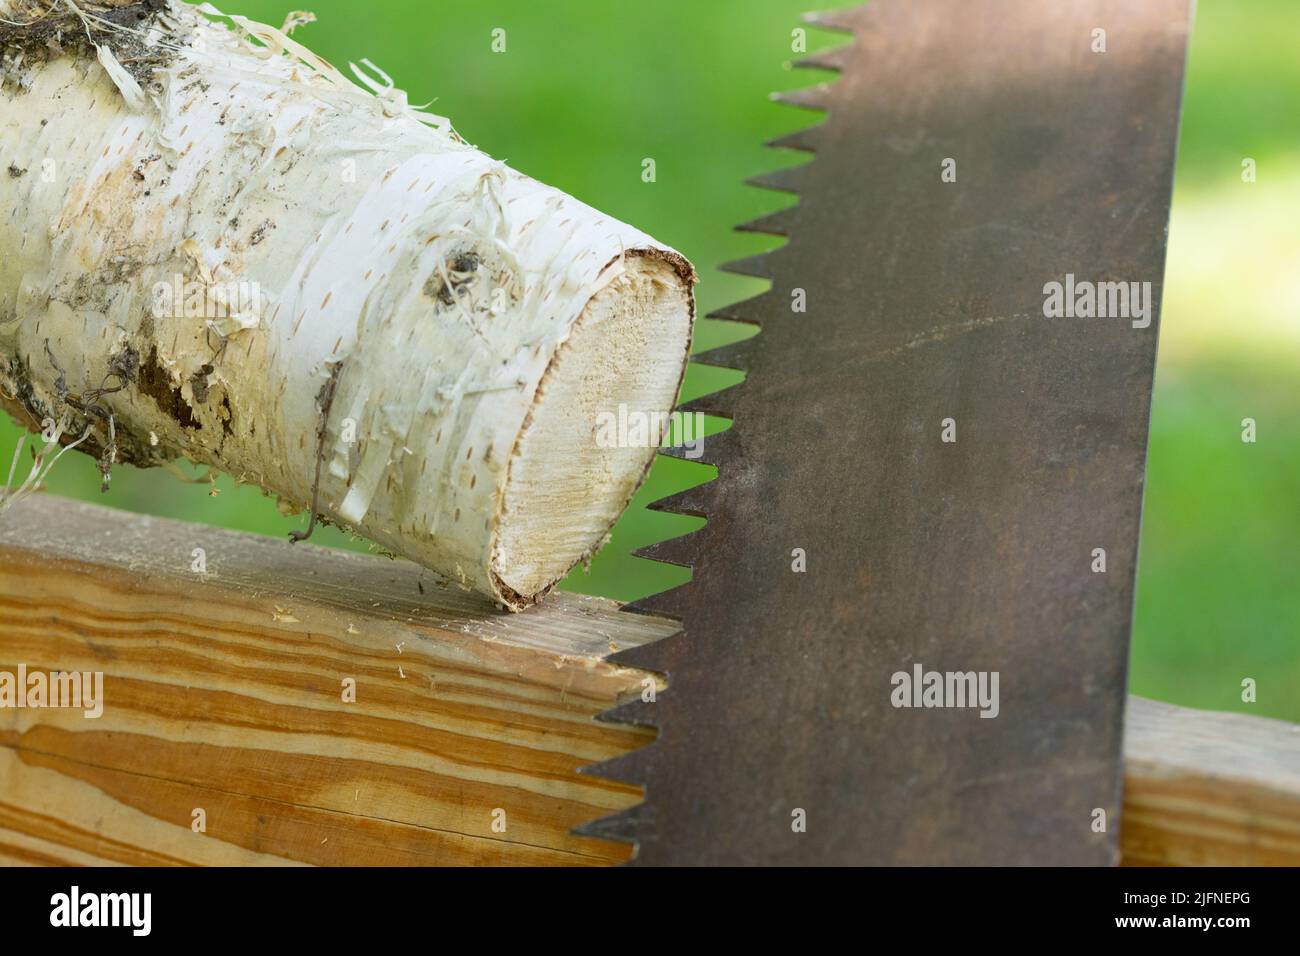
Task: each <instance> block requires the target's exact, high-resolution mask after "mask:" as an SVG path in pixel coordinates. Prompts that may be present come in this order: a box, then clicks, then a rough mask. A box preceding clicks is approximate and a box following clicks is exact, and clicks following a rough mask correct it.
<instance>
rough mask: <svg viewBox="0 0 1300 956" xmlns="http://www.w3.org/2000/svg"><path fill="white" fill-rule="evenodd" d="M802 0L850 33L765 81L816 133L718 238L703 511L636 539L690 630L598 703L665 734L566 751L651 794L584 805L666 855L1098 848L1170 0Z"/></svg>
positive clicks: (906, 857)
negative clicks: (803, 76) (824, 74)
mask: <svg viewBox="0 0 1300 956" xmlns="http://www.w3.org/2000/svg"><path fill="white" fill-rule="evenodd" d="M812 22H814V23H820V24H822V25H825V26H831V27H837V28H843V29H847V30H849V31H851V32H852V33H853V42H852V43H851V45H849V46H847V47H843V48H840V49H836V50H834V51H833V52H831V53H830V54H826V55H823V56H820V57H815V58H814V59H813V60H812V61H810V62H811V65H814V66H832V67H835V68H837V69H840V70H841V71H842V75H841V77H840V78H839V79H838V81H837V82H835V83H833V84H831V85H829V86H826V87H823V88H814V89H813V90H812V91H810V92H807V93H800V94H794V95H791V96H789V97H786V98H787V99H789V100H792V101H794V102H798V103H801V104H803V105H808V106H814V107H818V108H825V109H826V110H827V111H828V116H827V118H826V120H825V122H824V123H823V124H822V125H820V126H816V127H814V128H812V129H809V130H807V131H804V132H803V133H801V134H798V135H796V136H795V137H791V138H787V139H786V140H785V141H783V143H782V145H787V146H788V145H795V146H799V147H803V148H807V149H811V150H813V151H814V152H815V154H816V156H815V159H814V161H813V162H812V163H811V164H809V165H807V166H801V167H797V168H795V169H792V170H786V171H783V172H779V173H777V174H774V175H770V176H767V177H764V178H763V180H762V182H763V183H764V184H766V185H769V186H773V187H775V188H779V189H788V190H792V191H795V192H797V193H798V194H799V195H800V197H801V201H800V202H799V204H798V205H797V206H795V207H793V208H791V209H789V210H786V211H783V212H780V213H777V214H776V215H773V216H769V217H766V218H765V219H763V220H760V221H759V222H757V223H753V224H750V226H748V227H746V228H749V229H752V230H760V231H766V232H772V233H775V234H779V235H788V236H789V237H790V240H789V242H788V244H787V245H785V246H784V247H782V248H780V249H778V250H776V251H774V252H771V253H768V254H765V255H763V256H761V257H758V258H756V259H754V260H746V261H743V262H741V263H736V264H734V265H733V270H734V271H737V272H741V273H744V274H748V275H757V276H763V277H767V278H770V279H771V280H772V283H773V286H772V289H771V290H770V292H768V293H766V294H764V295H762V296H760V297H758V298H757V299H754V300H751V301H749V302H745V303H743V304H741V305H739V306H736V307H734V308H733V309H730V310H727V311H725V312H724V313H721V317H723V318H733V319H735V318H738V319H743V320H746V321H754V322H757V323H758V324H760V325H761V327H762V329H761V332H760V334H759V335H757V336H756V337H754V338H752V339H750V340H748V341H746V342H744V343H742V344H741V345H739V346H736V347H730V348H727V349H724V350H721V352H719V353H716V354H709V355H706V356H703V358H704V360H705V361H708V362H715V363H716V364H720V365H726V366H729V367H734V368H743V369H745V370H746V371H747V373H748V374H747V379H746V381H745V382H744V383H743V384H742V385H740V386H738V387H737V388H734V389H731V390H728V391H727V392H724V393H721V395H719V396H716V397H715V399H714V400H712V401H711V400H708V399H706V400H704V401H703V402H700V403H695V404H693V405H692V406H691V407H692V408H695V409H698V410H702V411H709V412H714V413H718V414H724V415H726V416H728V417H730V418H732V419H733V420H734V424H733V425H732V427H731V428H730V429H729V430H728V431H727V432H725V433H723V434H721V435H719V436H716V437H713V438H711V439H709V441H708V442H707V443H706V455H705V458H706V460H710V461H713V462H715V463H716V464H717V465H718V466H719V476H718V478H717V479H716V480H714V481H712V482H710V483H709V484H706V485H703V486H701V487H700V488H697V489H693V490H691V491H689V492H686V493H685V494H683V495H680V496H678V497H676V498H674V499H670V500H669V501H668V502H665V503H664V506H665V507H667V508H670V509H672V510H677V511H682V512H688V513H696V514H703V515H706V516H707V518H708V523H707V524H706V525H705V526H704V528H703V529H702V530H700V531H698V532H695V533H694V534H692V535H690V536H688V537H686V538H681V539H677V540H674V541H670V542H667V543H665V544H664V545H660V546H656V547H655V548H652V549H650V550H649V552H648V553H650V554H651V555H652V556H655V557H659V558H661V559H666V560H671V561H676V562H678V563H683V564H689V565H691V566H692V567H693V572H694V573H693V580H692V581H691V583H690V584H688V585H686V586H683V587H681V588H678V589H675V590H673V591H670V592H667V593H665V594H662V595H658V596H657V597H655V598H651V599H649V600H647V601H645V602H642V604H641V605H640V606H639V607H640V609H644V610H647V611H654V612H656V613H665V614H669V615H672V616H675V617H678V618H680V619H681V620H682V623H683V629H684V630H683V632H682V633H680V634H678V635H677V636H675V637H672V638H669V639H667V640H664V641H661V642H659V643H657V644H651V645H647V646H644V647H639V648H636V649H634V650H630V651H628V652H626V653H622V654H619V655H617V656H616V657H615V658H614V659H615V660H617V661H619V662H621V663H626V664H630V665H634V666H638V667H644V668H648V669H652V670H656V671H660V672H664V673H666V674H667V680H668V690H667V691H665V692H663V693H661V694H660V695H659V696H658V698H657V700H655V701H653V702H640V701H638V702H636V703H634V704H632V705H628V706H627V707H624V708H621V709H620V710H619V711H617V712H614V713H613V714H612V715H611V717H612V718H613V719H621V720H629V721H635V722H642V723H649V724H654V725H656V726H658V727H659V728H660V734H659V737H658V739H657V740H656V741H655V742H653V743H652V744H650V745H649V746H647V747H645V748H644V749H641V750H638V751H635V752H633V753H631V754H629V755H627V756H625V757H622V758H619V759H618V760H615V761H612V762H610V763H606V764H601V765H597V766H596V767H593V768H589V770H588V772H590V773H594V774H597V775H600V776H609V777H617V778H620V779H624V780H629V781H632V782H635V783H641V784H644V785H645V788H646V798H645V802H644V803H643V804H641V805H640V806H638V807H635V808H633V809H632V810H630V811H627V812H625V813H623V814H620V815H618V816H615V817H610V818H607V819H605V820H602V821H597V822H595V823H593V824H591V825H589V826H588V827H586V828H584V832H587V833H590V834H593V835H602V836H608V837H616V838H622V839H628V840H633V841H635V842H636V843H637V844H638V854H637V858H636V859H637V861H638V862H641V863H654V864H658V863H1109V862H1112V861H1114V860H1115V858H1116V856H1117V841H1116V831H1117V822H1118V811H1119V804H1120V796H1121V771H1122V768H1121V755H1120V747H1121V725H1122V720H1123V710H1124V701H1125V678H1126V665H1127V658H1128V636H1129V628H1130V622H1131V617H1132V609H1133V588H1134V571H1135V566H1136V557H1137V541H1138V524H1139V516H1140V511H1141V503H1142V482H1143V472H1144V462H1145V455H1146V444H1147V423H1148V415H1149V407H1150V398H1151V387H1152V374H1153V368H1154V362H1155V354H1156V331H1157V328H1158V324H1159V323H1158V316H1157V311H1158V304H1159V301H1160V292H1161V285H1162V274H1163V269H1164V257H1165V242H1166V229H1167V224H1168V217H1169V202H1170V192H1171V183H1172V172H1173V164H1174V154H1175V146H1176V141H1177V121H1178V113H1179V104H1180V97H1181V90H1182V77H1183V67H1184V60H1185V51H1186V43H1187V33H1188V25H1189V9H1188V0H1141V2H1134V0H1053V2H1044V0H875V2H872V3H869V4H867V5H865V6H863V7H860V8H856V9H853V10H850V11H845V12H841V13H834V14H829V15H823V16H820V17H814V18H812ZM1053 283H1056V284H1059V288H1058V286H1054V285H1053ZM1147 283H1149V285H1146V284H1147ZM1118 284H1123V285H1122V286H1121V285H1118ZM796 289H802V290H803V291H804V295H805V296H806V303H807V311H806V312H803V313H799V312H793V311H792V310H791V301H792V295H793V294H794V290H796ZM1089 290H1091V293H1089ZM1122 293H1126V294H1124V295H1122ZM1090 296H1091V300H1092V301H1091V304H1089V301H1088V300H1089V297H1090ZM1144 296H1145V298H1144ZM1099 312H1105V313H1106V315H1105V317H1099V316H1098V315H1097V313H1099ZM795 549H802V554H804V555H806V571H804V572H802V573H801V572H799V571H797V570H794V568H795V567H797V566H798V555H795V557H794V558H793V559H792V554H794V553H795ZM1102 551H1104V558H1103V560H1104V568H1105V570H1104V571H1099V570H1096V569H1097V568H1098V567H1099V564H1098V556H1099V555H1100V554H1101V552H1102ZM931 672H935V673H936V674H938V675H939V680H940V686H939V687H938V689H937V690H936V689H935V685H934V682H933V680H932V679H931V677H930V676H928V675H930V673H931ZM918 674H919V676H920V678H921V680H920V683H921V684H922V685H923V686H924V687H928V688H929V689H930V690H935V693H934V694H933V695H932V696H930V697H923V696H922V694H921V693H920V691H921V688H919V687H918V688H915V689H907V693H906V694H903V693H902V691H900V687H904V686H905V683H906V681H910V680H911V679H912V677H913V676H914V675H918ZM994 674H996V675H997V679H998V685H997V686H998V694H997V702H996V707H988V706H985V707H980V706H970V705H971V704H972V703H973V701H971V700H966V701H965V704H966V706H960V705H959V702H958V701H957V700H956V698H955V696H954V692H955V691H960V689H961V688H962V686H967V687H969V688H971V691H970V693H971V695H972V696H973V695H975V694H976V690H975V688H976V687H977V686H983V687H984V688H985V690H989V689H991V684H990V682H991V679H992V675H994ZM899 675H907V676H906V677H903V676H899ZM946 675H970V678H971V680H972V682H970V683H967V679H966V677H965V676H958V677H957V678H956V679H952V678H949V677H947V676H946ZM976 680H984V681H985V683H984V684H983V685H977V683H975V682H974V681H976ZM914 694H915V696H913V695H914ZM936 702H937V703H939V704H945V705H947V706H933V705H934V704H935V703H936ZM918 705H919V706H918ZM992 711H995V712H996V716H993V715H992V713H991V712H992ZM982 713H983V714H985V715H986V716H981V714H982Z"/></svg>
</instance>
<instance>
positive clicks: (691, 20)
mask: <svg viewBox="0 0 1300 956" xmlns="http://www.w3.org/2000/svg"><path fill="white" fill-rule="evenodd" d="M809 2H810V0H711V2H709V3H700V2H688V0H662V2H658V3H633V2H631V0H622V2H611V0H553V2H548V3H538V2H536V0H490V2H480V3H459V4H453V3H438V2H417V0H369V2H366V3H357V2H355V0H313V2H311V3H309V4H307V5H308V6H309V7H310V8H311V9H312V10H313V11H314V12H315V13H316V14H317V15H318V16H319V17H320V20H319V22H317V23H314V24H311V25H309V26H306V27H304V28H302V29H300V30H299V32H298V33H297V34H296V38H297V39H299V40H301V41H303V42H305V43H306V44H308V45H309V46H311V47H312V48H314V49H315V50H316V51H317V52H319V53H321V54H323V55H324V56H325V57H327V58H328V59H330V60H331V61H332V62H333V63H335V65H337V66H339V67H340V68H343V69H344V70H345V72H346V63H347V61H348V60H355V61H359V60H360V59H362V58H363V57H368V58H369V59H371V60H373V61H374V62H375V63H377V64H378V65H379V66H380V67H382V68H383V69H384V70H385V71H386V72H388V73H389V74H391V75H392V76H393V77H394V79H395V80H396V82H397V84H398V85H399V86H401V87H403V88H404V89H406V90H407V91H408V93H409V95H410V100H411V102H412V103H423V102H425V101H428V100H435V102H434V104H433V106H432V107H431V110H432V111H433V112H436V113H440V114H442V115H446V116H450V117H451V118H452V120H453V121H454V123H455V125H456V127H457V129H458V130H459V131H460V133H461V134H462V135H463V136H465V137H466V138H467V139H468V140H469V141H470V142H472V143H475V144H476V145H478V146H480V147H481V148H483V149H484V150H486V151H487V152H489V153H491V154H492V155H494V156H497V157H499V158H502V159H505V160H507V161H508V162H510V164H511V165H513V166H514V167H515V168H517V169H520V170H522V171H523V172H526V173H528V174H530V175H532V176H535V177H536V178H538V179H541V180H543V181H545V182H547V183H550V184H552V185H554V186H557V187H559V188H560V189H563V190H565V191H566V192H569V193H572V194H573V195H575V196H577V197H579V198H580V199H582V200H584V201H585V202H587V203H590V204H591V205H593V206H596V207H598V208H600V209H602V210H605V211H607V212H609V213H612V214H613V215H615V216H617V217H619V218H620V219H623V220H626V221H628V222H632V223H635V224H636V225H637V226H639V227H640V228H642V229H644V230H645V231H647V232H649V233H651V234H652V235H655V236H657V237H659V238H660V239H662V240H664V241H665V242H668V243H670V244H672V245H674V246H676V247H677V248H679V249H680V250H682V251H683V252H684V253H685V254H686V255H687V256H689V257H690V258H691V259H692V260H693V261H694V262H695V264H696V266H697V268H698V269H699V271H700V276H701V282H700V285H699V290H698V291H699V300H700V303H699V304H700V312H701V314H706V313H707V312H709V311H711V310H712V309H715V308H718V307H721V306H724V305H728V304H730V303H732V302H735V301H737V300H739V299H742V298H746V297H748V296H751V295H755V294H757V293H758V292H761V291H762V288H763V286H762V285H761V284H760V283H759V282H758V281H757V280H751V279H748V278H745V277H741V276H734V275H727V274H723V273H719V272H717V271H715V270H716V266H717V265H718V264H720V263H722V262H725V261H727V260H730V259H735V258H740V257H743V256H747V255H752V254H754V253H757V252H760V251H762V250H764V249H767V248H771V247H772V246H773V245H775V244H776V243H777V242H778V240H775V239H771V238H769V237H763V236H756V235H752V234H739V233H734V232H732V231H731V226H732V225H733V224H735V223H739V222H743V221H745V220H748V219H751V218H754V217H755V216H758V215H761V214H762V213H764V212H769V211H773V210H775V209H778V208H780V207H782V206H784V205H786V204H788V203H789V202H791V201H792V198H791V197H785V196H783V195H781V194H778V193H773V192H769V191H764V190H758V189H753V188H749V187H745V186H743V185H742V184H741V181H742V180H743V179H744V178H747V177H749V176H753V175H756V174H758V173H761V172H764V171H767V170H770V169H775V168H777V167H779V166H784V165H790V164H793V163H797V162H804V161H807V159H808V158H809V157H807V156H806V155H805V154H801V153H793V152H788V151H776V150H771V149H765V148H763V147H762V145H761V144H762V143H763V142H764V141H765V140H767V139H770V138H772V137H774V136H778V135H780V134H782V133H785V132H788V131H791V130H793V129H797V128H799V127H801V126H804V125H807V124H809V123H810V122H813V121H815V115H814V114H810V113H808V112H805V111H801V110H796V109H791V108H789V107H785V106H781V105H779V104H775V103H772V102H771V101H770V100H769V99H768V94H769V93H770V92H771V91H773V90H778V89H789V88H792V87H796V86H803V85H806V84H808V83H811V82H816V81H818V80H820V79H825V78H827V75H825V74H820V73H818V72H813V71H806V70H799V71H793V70H792V69H791V66H790V60H791V59H792V53H791V31H792V30H793V29H794V28H795V27H798V26H800V21H799V19H798V17H799V13H800V12H801V10H802V9H804V8H805V6H806V5H807V4H808V3H809ZM221 6H222V8H223V9H224V8H226V7H229V8H230V9H229V11H228V12H235V13H242V14H245V15H248V16H251V17H254V18H256V19H260V20H263V21H265V22H268V23H272V24H275V25H279V24H280V23H281V21H282V20H283V18H284V15H285V14H286V13H287V12H288V11H289V10H290V9H292V8H291V7H289V6H288V5H287V4H286V3H285V2H284V0H227V2H226V3H223V4H221ZM1198 6H1199V10H1198V14H1197V22H1196V26H1195V29H1194V31H1193V42H1192V52H1191V59H1190V65H1189V74H1188V84H1187V99H1186V110H1185V115H1184V120H1183V135H1182V147H1181V152H1180V158H1179V164H1178V173H1177V186H1176V191H1175V201H1174V214H1173V222H1172V227H1171V238H1170V244H1169V265H1168V273H1167V283H1166V293H1165V308H1164V315H1163V320H1162V329H1161V354H1160V360H1159V365H1158V372H1157V384H1156V396H1155V405H1154V411H1153V420H1152V424H1151V449H1150V462H1149V474H1148V482H1147V492H1146V514H1145V522H1144V528H1143V533H1142V560H1141V569H1140V575H1139V582H1138V607H1137V619H1136V630H1135V633H1134V641H1133V657H1132V672H1131V688H1132V690H1133V691H1134V692H1136V693H1140V694H1145V695H1148V696H1152V697H1157V698H1160V699H1164V700H1169V701H1173V702H1175V703H1180V704H1186V705H1190V706H1198V707H1211V708H1216V709H1224V710H1245V711H1249V712H1252V713H1256V714H1263V715H1269V716H1275V717H1282V718H1286V719H1289V720H1293V721H1300V598H1298V597H1297V594H1296V592H1297V589H1298V588H1300V573H1298V572H1300V560H1298V556H1300V15H1298V14H1300V9H1298V8H1297V4H1296V0H1200V3H1199V4H1198ZM498 27H500V28H504V29H505V30H506V52H505V53H494V52H492V50H491V45H490V43H491V34H492V30H493V29H494V28H498ZM808 32H809V49H810V50H816V49H818V48H821V47H825V46H832V45H836V44H838V43H840V42H842V37H841V36H840V35H838V34H828V33H820V32H818V31H815V30H809V31H808ZM645 157H653V158H654V159H655V161H656V165H657V181H656V182H655V183H652V184H647V183H643V182H642V181H641V161H642V159H644V158H645ZM1246 157H1250V158H1252V159H1254V160H1255V161H1256V164H1257V170H1258V179H1257V182H1255V183H1253V184H1246V183H1243V182H1242V179H1241V163H1242V160H1243V158H1246ZM745 334H747V333H746V331H745V327H743V326H736V325H732V324H730V323H724V322H717V321H707V322H704V323H702V324H701V327H700V329H699V332H698V335H697V351H702V350H704V349H707V348H710V347H712V346H715V345H719V344H722V343H724V342H726V341H730V340H734V339H736V338H741V337H744V335H745ZM737 378H738V376H735V375H733V374H731V373H725V372H719V371H713V370H709V369H702V368H699V367H693V369H692V372H691V374H690V375H689V376H688V379H687V384H686V393H685V395H684V397H685V398H687V399H689V398H691V397H693V396H695V395H699V394H705V393H707V392H710V391H713V390H715V389H717V388H720V387H723V386H725V385H728V384H731V383H733V382H734V381H736V379H737ZM1246 417H1251V418H1254V419H1255V420H1256V421H1257V423H1258V441H1257V442H1256V443H1255V444H1245V443H1243V442H1242V441H1241V434H1240V433H1241V420H1242V419H1243V418H1246ZM713 427H715V428H717V427H722V423H714V424H713ZM17 437H18V431H17V429H16V428H15V427H14V426H12V425H11V424H10V423H9V422H8V421H7V420H6V421H5V422H4V423H3V424H2V425H0V457H7V456H8V455H9V454H11V451H5V450H6V449H12V448H13V445H14V442H15V441H16V440H17ZM712 474H713V471H712V470H711V469H710V468H708V467H707V466H703V465H699V464H691V463H685V462H678V461H675V460H672V459H665V458H660V459H659V460H658V461H657V462H656V465H655V467H654V469H653V471H652V473H651V476H650V479H649V481H648V483H647V485H646V487H645V488H643V489H642V491H641V492H640V493H639V494H638V495H637V498H636V499H635V501H634V502H633V505H632V507H631V508H630V509H629V512H628V514H627V515H626V516H625V517H624V519H623V520H622V521H621V522H620V523H619V525H618V527H617V528H616V530H615V533H614V535H613V536H612V538H611V540H610V543H609V544H608V546H607V547H606V548H605V549H604V550H603V551H602V552H601V553H600V554H599V555H598V556H597V557H596V559H595V560H594V562H593V563H592V566H591V568H590V570H589V571H582V570H579V571H576V572H575V573H574V574H573V575H572V576H571V577H570V578H569V579H568V581H567V582H566V585H565V586H566V587H568V588H570V589H573V590H579V591H585V592H588V593H594V594H602V595H607V596H610V597H615V598H619V599H623V600H630V599H634V598H637V597H640V596H642V595H645V594H649V593H654V592H656V591H660V590H663V589H665V588H667V587H670V586H673V585H676V584H679V583H682V582H683V581H684V580H686V579H687V577H688V572H686V571H684V570H683V569H679V568H675V567H671V566H667V565H661V564H654V563H651V562H647V561H643V560H640V559H637V558H633V557H631V555H630V552H631V551H632V550H635V549H636V548H639V547H642V546H644V545H646V544H650V543H652V542H654V541H657V540H661V539H663V538H667V537H671V536H673V535H676V534H681V533H684V532H685V531H688V530H691V529H693V528H695V527H698V526H699V525H700V524H701V523H702V521H700V520H699V519H693V518H684V517H676V516H671V515H664V514H659V513H654V512H649V511H646V510H645V505H646V503H648V502H651V501H654V500H656V499H658V498H660V497H662V496H664V495H666V494H669V493H671V492H674V491H677V490H680V489H682V488H684V487H686V486H688V485H691V484H695V483H699V482H700V481H704V480H707V479H708V478H709V477H711V476H712ZM49 487H50V490H51V491H53V492H55V493H58V494H63V495H70V496H74V497H79V498H85V499H89V500H95V501H102V502H103V503H106V504H111V505H114V506H116V507H119V508H126V509H130V510H137V511H147V512H150V513H153V514H159V515H168V516H173V517H178V518H185V519H189V520H194V521H203V522H207V523H211V524H216V525H223V526H226V527H232V528H240V529H244V530H248V531H255V532H259V533H265V534H274V535H283V534H285V533H286V532H287V531H288V530H289V529H290V528H296V527H302V526H303V524H304V523H305V519H304V518H301V517H299V518H285V517H282V516H281V515H279V514H278V513H277V511H276V509H275V506H274V502H273V501H272V500H271V499H269V498H266V497H264V496H263V495H262V494H261V492H260V491H259V490H258V489H256V488H251V487H238V488H237V487H235V486H234V484H233V482H231V481H230V480H229V479H228V478H221V479H220V480H219V481H218V482H217V485H216V490H217V491H218V492H219V493H218V494H217V495H216V496H215V497H214V496H212V495H211V494H210V488H209V486H208V484H207V483H206V482H205V483H202V484H186V483H184V482H181V481H178V480H176V479H174V478H172V477H170V476H168V475H166V474H164V473H163V472H158V471H155V472H149V473H145V472H138V471H135V470H134V469H131V468H129V467H122V468H118V469H117V470H116V471H115V473H114V477H113V486H112V490H111V491H110V492H109V494H107V495H105V496H101V495H100V493H99V473H98V470H97V469H96V467H95V465H94V463H93V462H92V461H91V460H90V459H89V458H87V457H84V456H80V455H70V456H66V457H65V458H64V459H63V460H62V461H61V462H60V463H59V465H58V467H57V468H56V469H55V471H54V473H53V475H52V476H51V479H50V481H49ZM313 540H314V541H315V542H316V543H323V544H332V545H338V546H343V547H351V548H359V549H365V548H366V547H367V545H366V543H365V542H361V541H358V540H355V539H352V540H350V539H348V537H347V536H346V535H343V534H341V533H339V532H337V531H335V530H333V529H325V530H324V531H320V530H318V532H317V534H316V536H315V537H314V539H313ZM1067 652H1070V653H1079V654H1086V653H1087V652H1088V649H1087V648H1072V649H1069V651H1067ZM1247 677H1250V678H1254V679H1255V680H1256V681H1257V682H1258V702H1257V703H1255V704H1245V703H1243V702H1242V701H1241V681H1242V679H1243V678H1247Z"/></svg>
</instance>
